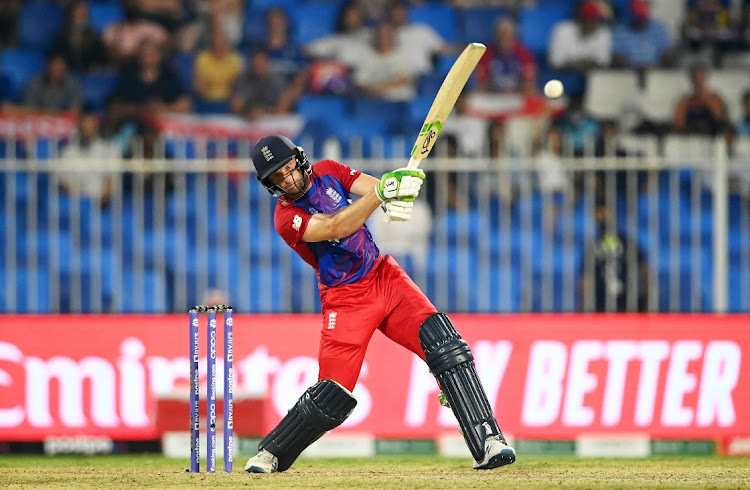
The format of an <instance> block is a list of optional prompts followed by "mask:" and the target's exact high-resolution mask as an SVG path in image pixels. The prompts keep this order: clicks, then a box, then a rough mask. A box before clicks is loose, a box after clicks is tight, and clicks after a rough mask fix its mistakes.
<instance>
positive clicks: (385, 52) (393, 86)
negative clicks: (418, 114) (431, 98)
mask: <svg viewBox="0 0 750 490" xmlns="http://www.w3.org/2000/svg"><path fill="white" fill-rule="evenodd" d="M360 56H361V60H362V62H361V63H360V64H359V66H358V67H357V69H356V71H355V73H354V83H355V85H356V86H357V88H358V89H359V90H360V91H361V92H362V93H363V94H364V95H369V96H371V97H378V98H381V99H384V100H389V101H408V100H411V99H413V98H414V96H415V95H416V92H417V87H416V72H415V70H414V68H413V67H412V65H411V62H410V60H409V56H408V55H407V54H406V53H405V52H404V51H402V50H400V49H398V48H397V47H396V38H395V33H394V30H393V26H392V25H391V24H389V23H387V22H382V23H380V24H378V26H377V27H376V28H375V40H374V42H373V47H372V48H368V49H367V51H366V52H364V53H361V55H360Z"/></svg>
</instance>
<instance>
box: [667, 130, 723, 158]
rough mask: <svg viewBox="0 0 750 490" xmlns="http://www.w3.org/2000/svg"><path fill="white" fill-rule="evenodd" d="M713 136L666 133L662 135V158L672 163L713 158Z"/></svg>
mask: <svg viewBox="0 0 750 490" xmlns="http://www.w3.org/2000/svg"><path fill="white" fill-rule="evenodd" d="M714 145H715V143H714V138H712V137H710V136H699V135H689V136H688V135H682V134H668V135H665V136H664V141H663V148H664V158H666V159H667V160H668V161H670V162H672V163H678V164H679V163H689V162H696V161H698V162H702V161H706V160H707V159H708V160H709V161H710V160H712V159H713V158H714V155H715V150H714Z"/></svg>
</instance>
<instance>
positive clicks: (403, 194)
mask: <svg viewBox="0 0 750 490" xmlns="http://www.w3.org/2000/svg"><path fill="white" fill-rule="evenodd" d="M424 178H425V174H424V172H422V171H421V170H419V169H408V168H399V169H396V170H394V171H392V172H386V173H385V174H383V177H382V178H381V179H380V183H379V184H378V185H377V186H375V192H376V193H377V195H378V198H380V200H381V201H383V202H386V201H390V200H391V199H398V200H401V201H413V200H414V199H415V198H416V197H417V196H418V195H419V189H421V188H422V182H424Z"/></svg>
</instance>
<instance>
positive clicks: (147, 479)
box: [0, 455, 750, 489]
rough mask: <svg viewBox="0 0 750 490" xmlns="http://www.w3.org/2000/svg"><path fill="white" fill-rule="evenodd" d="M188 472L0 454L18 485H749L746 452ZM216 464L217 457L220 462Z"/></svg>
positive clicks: (144, 464)
mask: <svg viewBox="0 0 750 490" xmlns="http://www.w3.org/2000/svg"><path fill="white" fill-rule="evenodd" d="M244 463H245V458H242V459H239V458H238V460H237V461H236V462H235V471H234V472H233V473H232V474H225V473H224V472H223V471H218V472H217V473H216V474H215V475H209V474H206V473H200V474H190V473H187V472H185V469H186V468H187V466H188V462H187V460H185V461H182V460H174V459H166V458H164V457H162V456H160V455H127V456H119V455H118V456H94V457H83V456H80V457H77V456H25V455H23V456H15V455H11V456H8V455H3V456H0V485H2V486H3V487H11V488H14V487H22V488H61V487H67V488H135V487H137V488H195V487H209V488H214V487H239V486H247V487H253V488H327V489H333V488H408V489H415V488H425V489H432V488H502V489H517V488H547V489H548V488H639V489H643V488H660V489H663V488H675V489H683V488H712V489H713V488H717V489H718V488H732V489H740V488H750V458H718V457H697V456H689V457H658V458H657V457H653V458H648V459H577V458H573V457H560V456H554V457H543V456H533V457H531V456H530V457H523V456H521V457H520V458H519V460H518V461H517V462H516V464H514V465H511V466H507V467H504V468H498V469H495V470H491V471H482V472H478V471H474V470H472V469H471V462H470V461H464V460H457V459H444V458H439V457H435V456H377V457H374V458H370V459H300V460H298V461H297V463H296V464H295V465H294V467H292V468H291V469H290V470H289V471H287V472H284V473H277V474H272V475H251V474H248V473H245V472H244V471H242V468H243V466H244ZM218 467H219V468H221V466H220V462H219V465H218Z"/></svg>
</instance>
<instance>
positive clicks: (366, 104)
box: [352, 97, 418, 134]
mask: <svg viewBox="0 0 750 490" xmlns="http://www.w3.org/2000/svg"><path fill="white" fill-rule="evenodd" d="M353 102H354V103H353V107H352V113H353V115H354V117H358V118H362V119H365V118H368V117H370V118H374V119H379V120H381V121H384V122H385V123H386V124H387V126H388V129H387V130H388V132H390V133H399V132H402V131H404V130H406V131H408V130H411V131H412V132H415V134H416V131H417V129H418V128H415V127H411V126H409V125H408V124H407V121H406V118H405V117H404V116H405V115H406V111H407V105H406V102H391V101H384V100H381V99H373V98H370V97H357V98H355V99H354V101H353Z"/></svg>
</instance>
